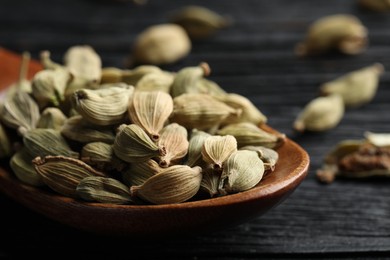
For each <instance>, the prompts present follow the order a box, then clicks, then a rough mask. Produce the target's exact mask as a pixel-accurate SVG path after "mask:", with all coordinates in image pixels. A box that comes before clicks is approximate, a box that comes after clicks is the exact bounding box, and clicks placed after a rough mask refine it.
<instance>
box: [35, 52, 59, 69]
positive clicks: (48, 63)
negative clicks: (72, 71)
mask: <svg viewBox="0 0 390 260" xmlns="http://www.w3.org/2000/svg"><path fill="white" fill-rule="evenodd" d="M50 56H51V53H50V51H48V50H44V51H41V52H40V53H39V58H40V62H41V64H42V66H43V68H44V69H46V70H55V69H59V68H64V66H63V65H61V64H59V63H56V62H54V61H53V60H52V59H51V57H50Z"/></svg>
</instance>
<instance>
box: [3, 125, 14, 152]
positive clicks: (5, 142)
mask: <svg viewBox="0 0 390 260" xmlns="http://www.w3.org/2000/svg"><path fill="white" fill-rule="evenodd" d="M11 154H12V146H11V141H10V139H9V137H8V135H7V132H6V131H5V129H4V127H3V125H2V124H0V159H1V158H7V157H9V156H10V155H11Z"/></svg>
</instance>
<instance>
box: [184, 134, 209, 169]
mask: <svg viewBox="0 0 390 260" xmlns="http://www.w3.org/2000/svg"><path fill="white" fill-rule="evenodd" d="M209 136H211V135H210V134H209V133H207V132H204V131H201V130H198V129H192V130H191V136H190V141H189V145H188V157H187V162H186V164H187V165H189V166H191V167H194V166H201V165H202V164H203V159H202V148H203V144H204V141H205V140H206V138H207V137H209Z"/></svg>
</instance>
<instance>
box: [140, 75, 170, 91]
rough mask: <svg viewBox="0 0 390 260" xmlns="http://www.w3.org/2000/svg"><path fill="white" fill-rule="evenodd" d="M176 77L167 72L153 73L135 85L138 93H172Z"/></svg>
mask: <svg viewBox="0 0 390 260" xmlns="http://www.w3.org/2000/svg"><path fill="white" fill-rule="evenodd" d="M174 78H175V76H174V74H173V73H168V72H165V71H161V72H152V73H148V74H146V75H145V76H143V77H142V78H141V79H140V80H139V81H138V82H137V85H135V89H136V90H137V91H162V92H165V93H167V94H169V93H170V89H171V85H172V82H173V80H174Z"/></svg>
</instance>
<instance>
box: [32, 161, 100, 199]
mask: <svg viewBox="0 0 390 260" xmlns="http://www.w3.org/2000/svg"><path fill="white" fill-rule="evenodd" d="M32 163H33V165H34V168H35V170H36V171H37V173H38V174H39V175H40V176H41V178H42V180H43V182H44V183H45V184H46V185H47V186H49V187H50V188H51V189H52V190H53V191H55V192H57V193H59V194H61V195H64V196H67V197H72V198H76V197H77V192H76V188H77V185H78V184H79V183H80V181H81V180H82V179H84V178H86V177H88V176H102V177H104V176H105V175H104V173H101V172H99V171H96V170H95V169H93V168H92V167H91V166H89V165H88V164H86V163H84V162H83V161H80V160H78V159H74V158H69V157H65V156H45V157H36V158H35V159H34V160H33V161H32Z"/></svg>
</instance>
